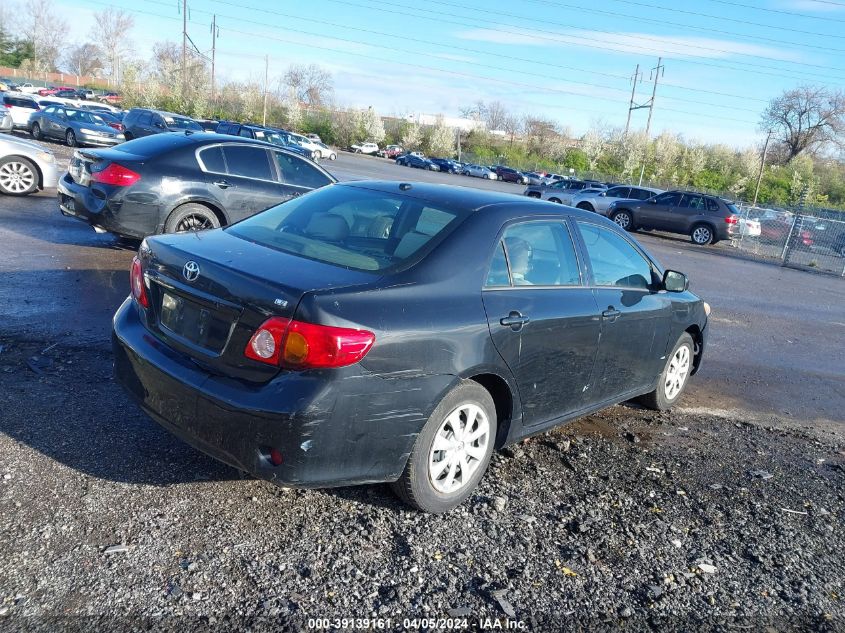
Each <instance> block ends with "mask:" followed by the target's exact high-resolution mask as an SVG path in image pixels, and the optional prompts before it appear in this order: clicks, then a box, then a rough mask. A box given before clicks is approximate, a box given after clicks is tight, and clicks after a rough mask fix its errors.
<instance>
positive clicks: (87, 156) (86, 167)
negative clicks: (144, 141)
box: [67, 149, 148, 187]
mask: <svg viewBox="0 0 845 633" xmlns="http://www.w3.org/2000/svg"><path fill="white" fill-rule="evenodd" d="M147 158H148V157H147V156H142V155H140V154H133V153H131V152H126V151H121V150H117V149H93V150H92V149H78V150H76V151H75V152H74V153H73V157H72V158H71V159H70V163H69V164H68V168H67V171H68V174H69V175H70V177H71V179H72V180H73V182H75V183H78V184H80V185H82V186H83V187H87V186H88V185H90V184H91V169H92V167H95V166H96V167H98V168H101V169H105V168H106V167H107V166H108V165H109V163H118V164H120V165H123V166H125V167H128V168H129V169H133V171H134V170H136V169H137V168H138V166H139V165H140V164H141V163H143V162H144V161H145V160H146V159H147Z"/></svg>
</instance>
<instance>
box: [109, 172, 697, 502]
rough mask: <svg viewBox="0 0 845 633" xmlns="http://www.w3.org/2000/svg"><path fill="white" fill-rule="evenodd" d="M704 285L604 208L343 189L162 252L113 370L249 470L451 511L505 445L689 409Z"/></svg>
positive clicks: (131, 312)
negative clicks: (561, 428) (584, 424)
mask: <svg viewBox="0 0 845 633" xmlns="http://www.w3.org/2000/svg"><path fill="white" fill-rule="evenodd" d="M687 286H688V282H687V279H686V277H685V276H684V275H683V274H682V273H679V272H676V271H671V270H664V269H662V268H661V267H660V265H659V264H658V263H657V262H656V261H655V260H654V259H653V258H652V257H651V256H650V255H649V254H648V253H647V252H646V251H644V250H643V249H642V248H641V247H640V245H639V244H638V243H637V242H636V241H635V240H634V239H633V238H632V237H631V236H629V235H627V234H626V233H625V232H624V231H623V230H622V229H620V228H619V227H618V226H615V225H614V224H613V223H612V222H610V221H609V220H607V219H605V218H603V217H601V216H598V215H596V214H593V213H589V212H585V211H581V210H577V209H570V208H566V207H562V206H561V205H555V204H552V203H548V202H542V201H538V200H532V199H527V198H522V199H520V198H517V197H514V196H511V195H508V194H500V193H495V192H484V191H475V190H471V189H466V188H461V187H447V186H442V185H430V184H422V183H414V184H409V183H395V182H354V183H345V184H336V185H330V186H328V187H325V188H322V189H319V190H316V191H314V192H312V193H309V194H306V195H303V196H301V197H299V198H296V199H293V200H291V201H289V202H285V203H283V204H280V205H278V206H275V207H272V208H270V209H268V210H267V211H264V212H262V213H259V214H257V215H255V216H253V217H250V218H247V219H246V220H243V221H241V222H239V223H236V224H233V225H231V226H229V227H225V228H221V229H215V230H210V231H203V232H197V233H184V234H176V235H161V236H156V237H153V238H148V239H147V240H145V241H144V242H143V243H142V245H141V248H140V250H139V252H138V256H137V257H136V258H135V259H134V261H133V263H132V269H131V294H130V296H129V297H128V298H127V300H126V301H125V302H124V303H123V305H122V306H121V307H120V309H119V310H118V312H117V314H116V315H115V317H114V336H113V343H114V352H115V359H116V362H115V371H116V374H117V377H118V379H119V381H120V382H121V383H122V384H123V385H124V387H125V388H126V389H127V390H128V392H129V393H130V394H132V395H133V396H135V398H136V399H137V400H138V401H139V402H140V403H141V405H142V407H143V408H144V410H145V411H147V412H148V413H149V414H150V415H151V416H152V417H153V418H154V419H155V420H157V421H158V422H159V423H160V424H161V425H163V426H164V427H165V428H167V429H169V430H170V431H171V432H172V433H174V434H175V435H177V436H178V437H180V438H182V439H184V440H185V441H187V442H188V443H190V444H191V445H193V446H195V447H196V448H198V449H200V450H202V451H204V452H206V453H208V454H209V455H212V456H213V457H216V458H218V459H219V460H221V461H223V462H226V463H227V464H230V465H232V466H234V467H236V468H239V469H241V470H244V471H248V472H250V473H252V474H254V475H256V476H258V477H261V478H264V479H267V480H269V481H272V482H274V483H277V484H280V485H284V486H294V487H329V486H338V485H347V484H365V483H372V482H392V484H393V487H394V489H395V490H396V492H397V494H398V495H399V497H400V498H402V499H403V500H404V501H406V502H408V503H409V504H411V505H413V506H415V507H417V508H419V509H422V510H425V511H429V512H443V511H446V510H449V509H451V508H453V507H455V506H456V505H458V504H459V503H461V502H462V501H463V500H464V499H466V498H467V497H468V496H469V495H470V494H471V493H472V491H473V489H474V488H475V487H476V485H477V484H478V482H479V480H480V479H481V477H482V476H483V474H484V472H485V470H486V469H487V465H488V463H489V461H490V456H491V454H492V451H493V450H496V449H498V448H500V447H502V446H505V445H507V444H509V443H513V442H516V441H518V440H520V439H521V438H524V437H527V436H529V435H533V434H536V433H540V432H542V431H545V430H547V429H549V428H550V427H553V426H556V425H559V424H562V423H564V422H567V421H569V420H572V419H574V418H576V417H578V416H582V415H585V414H588V413H590V412H593V411H596V410H598V409H601V408H603V407H607V406H610V405H613V404H616V403H619V402H622V401H625V400H629V399H633V398H639V400H640V402H642V403H644V404H645V405H647V406H650V407H653V408H656V409H667V408H669V407H671V406H673V405H674V404H675V403H677V402H678V400H679V399H680V398H681V395H682V394H683V392H684V389H685V387H686V385H687V382H688V380H689V377H690V376H691V375H693V374H694V373H695V372H696V370H697V369H698V367H699V365H700V362H701V358H702V354H703V350H704V344H705V339H706V333H707V314H708V313H709V308H708V307H707V305H706V304H705V303H704V302H702V301H701V300H700V299H699V298H698V297H696V296H695V295H694V294H692V293H691V292H690V291H689V290H688V289H687Z"/></svg>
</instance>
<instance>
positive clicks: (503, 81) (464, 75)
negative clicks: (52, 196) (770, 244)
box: [82, 0, 756, 125]
mask: <svg viewBox="0 0 845 633" xmlns="http://www.w3.org/2000/svg"><path fill="white" fill-rule="evenodd" d="M82 1H83V2H90V3H92V4H98V5H106V6H111V4H112V3H108V2H101V1H99V0H82ZM125 10H127V11H129V12H132V13H141V14H146V15H151V16H154V17H158V18H163V19H171V20H172V19H178V18H173V17H172V16H166V15H161V14H157V13H152V12H150V11H141V10H138V9H125ZM265 26H266V25H265ZM271 28H272V27H271ZM225 30H226V31H227V32H230V33H237V34H239V35H244V36H246V37H249V38H260V39H266V40H272V41H278V42H284V43H287V44H296V45H300V42H297V41H295V40H290V39H285V38H280V37H273V36H271V35H267V34H261V35H258V34H256V33H255V32H250V31H241V30H238V29H233V28H229V27H226V29H225ZM274 30H279V29H278V28H275V29H274ZM286 30H290V31H293V32H297V31H296V30H295V29H286ZM305 34H307V35H310V36H314V35H319V34H315V33H308V32H305ZM331 39H335V40H337V41H341V42H346V43H355V44H365V45H367V46H371V47H372V48H376V49H379V48H386V47H384V46H381V45H374V44H366V43H364V42H356V41H354V40H344V39H342V38H335V37H332V38H331ZM308 46H309V48H316V49H320V50H327V51H331V52H334V53H341V54H343V55H347V56H348V55H351V56H355V57H362V58H365V59H371V60H375V61H378V62H382V63H389V64H393V65H396V66H405V67H408V68H416V69H421V70H427V71H433V72H435V73H441V74H447V75H453V76H456V77H462V78H469V79H480V80H482V81H488V82H492V83H499V84H505V85H510V86H518V87H521V88H530V89H532V90H537V91H540V92H550V93H555V94H565V95H569V96H577V97H583V96H584V95H582V94H580V93H575V92H571V91H568V90H561V89H559V88H550V87H546V86H538V85H535V84H528V83H524V82H516V81H510V80H506V79H498V78H494V77H486V76H483V75H473V74H470V73H464V72H460V71H456V70H448V69H443V68H437V67H433V66H425V65H422V64H412V63H409V62H400V61H394V60H385V59H384V57H383V56H377V55H368V54H366V53H360V52H355V51H349V50H342V49H338V48H332V47H329V46H320V45H317V44H313V43H309V45H308ZM590 99H593V100H599V101H609V102H612V103H618V101H617V100H616V99H611V98H609V97H600V96H591V97H590ZM547 107H548V106H547ZM559 109H566V110H575V109H578V110H582V109H580V108H570V107H568V106H567V107H563V106H560V107H559ZM664 110H665V111H667V112H675V113H678V114H686V115H690V116H695V117H698V116H700V114H699V113H696V112H689V111H686V110H677V109H673V108H664ZM587 111H589V112H595V110H594V109H593V110H587ZM709 119H711V120H721V121H732V122H736V123H742V124H744V125H755V124H756V123H755V122H753V121H748V120H745V119H735V118H732V117H725V116H710V117H709Z"/></svg>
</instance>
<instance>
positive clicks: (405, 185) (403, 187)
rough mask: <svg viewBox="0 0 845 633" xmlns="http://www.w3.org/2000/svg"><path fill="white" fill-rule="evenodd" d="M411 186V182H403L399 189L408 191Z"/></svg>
mask: <svg viewBox="0 0 845 633" xmlns="http://www.w3.org/2000/svg"><path fill="white" fill-rule="evenodd" d="M410 188H411V183H409V182H403V183H400V184H399V190H400V191H408V189H410Z"/></svg>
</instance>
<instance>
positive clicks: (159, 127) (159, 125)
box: [153, 121, 164, 130]
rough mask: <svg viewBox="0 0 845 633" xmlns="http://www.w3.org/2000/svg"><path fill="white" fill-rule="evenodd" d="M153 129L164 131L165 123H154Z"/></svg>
mask: <svg viewBox="0 0 845 633" xmlns="http://www.w3.org/2000/svg"><path fill="white" fill-rule="evenodd" d="M153 127H155V128H158V129H159V130H163V129H164V123H161V122H160V121H156V122H155V123H153Z"/></svg>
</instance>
